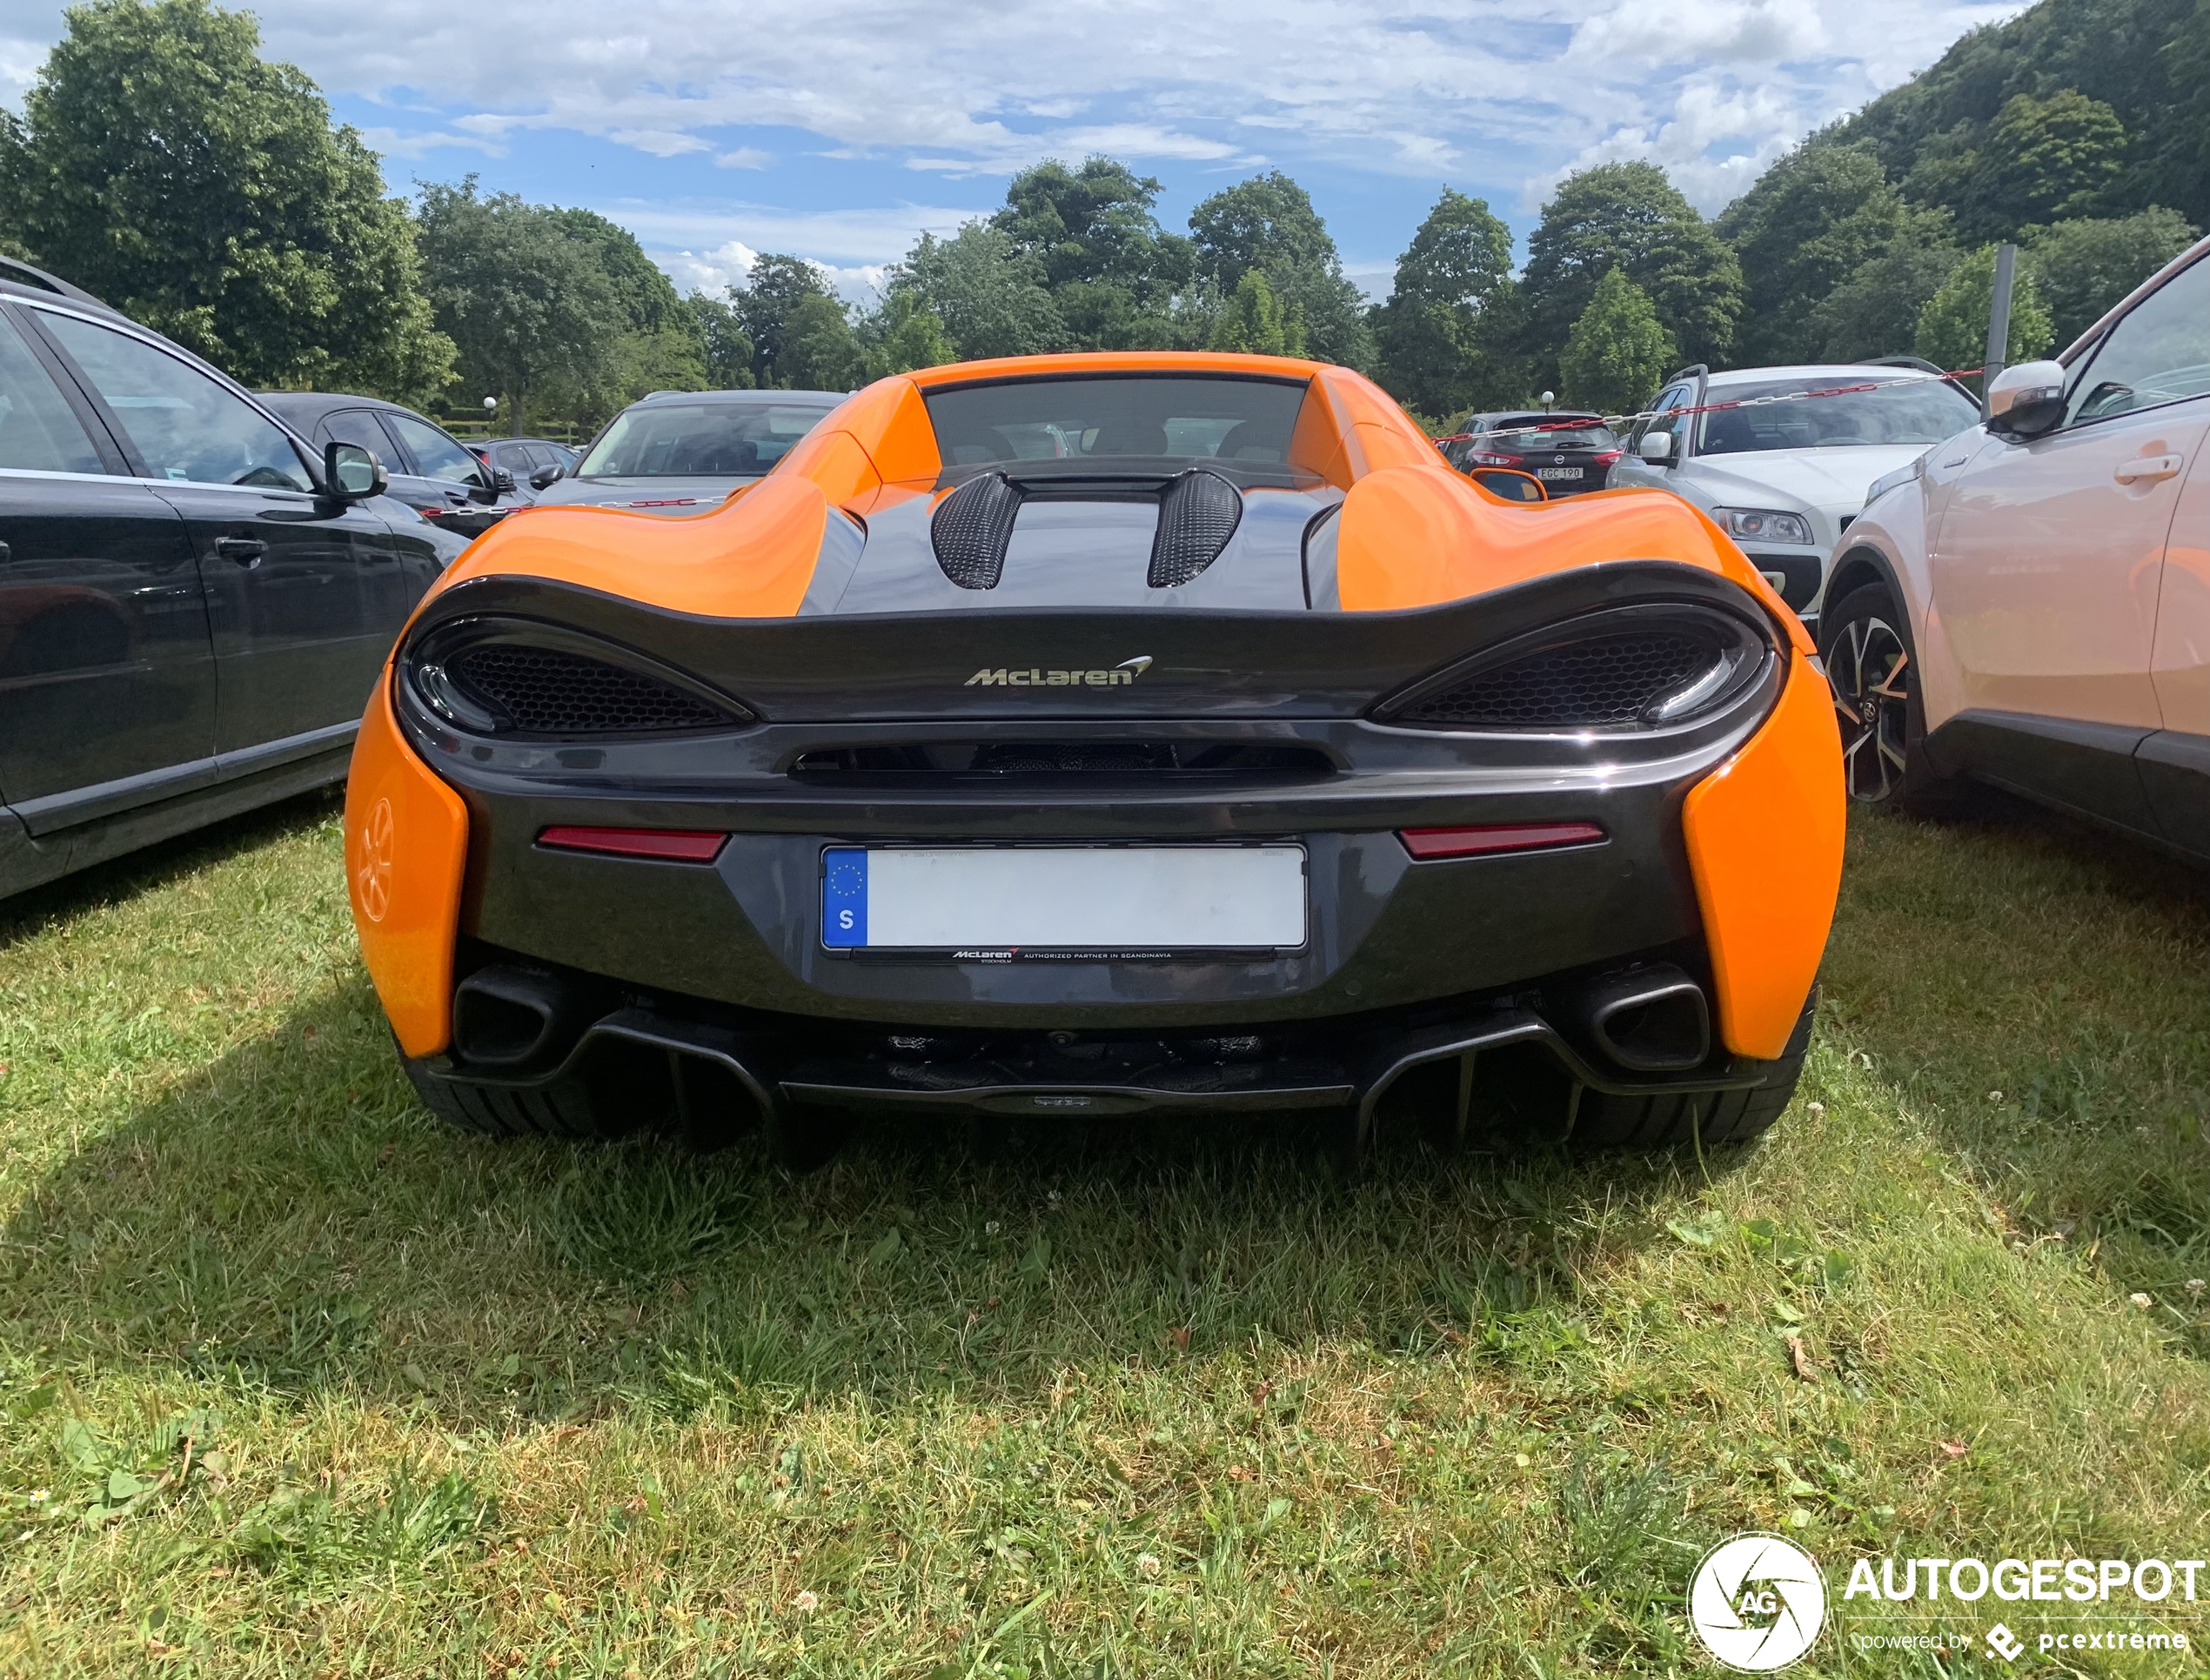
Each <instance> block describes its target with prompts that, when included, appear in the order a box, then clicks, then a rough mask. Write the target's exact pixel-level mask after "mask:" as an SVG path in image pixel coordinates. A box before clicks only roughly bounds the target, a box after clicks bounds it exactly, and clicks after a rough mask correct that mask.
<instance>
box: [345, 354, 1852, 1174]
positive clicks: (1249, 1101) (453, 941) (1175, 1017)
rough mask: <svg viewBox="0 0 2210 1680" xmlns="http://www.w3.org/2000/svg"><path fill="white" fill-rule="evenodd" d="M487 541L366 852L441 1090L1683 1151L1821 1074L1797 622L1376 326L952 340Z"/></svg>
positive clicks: (439, 617) (729, 1125) (441, 606)
mask: <svg viewBox="0 0 2210 1680" xmlns="http://www.w3.org/2000/svg"><path fill="white" fill-rule="evenodd" d="M774 400H775V399H774V398H769V399H767V402H768V403H770V404H772V403H773V402H774ZM642 412H646V413H649V412H651V411H649V410H646V411H642ZM769 412H773V411H772V408H770V409H769ZM1045 434H1048V436H1049V438H1055V439H1056V442H1055V443H1054V444H1053V445H1051V446H1050V447H1048V448H1047V447H1045V446H1044V436H1045ZM595 453H596V452H595V451H594V454H595ZM1527 482H1528V483H1529V484H1530V485H1532V484H1533V482H1534V481H1532V480H1528V481H1527ZM455 570H456V572H458V571H461V570H465V572H466V573H467V576H466V579H465V581H461V582H458V583H456V584H454V585H452V586H448V587H446V588H445V589H443V590H441V591H439V592H438V593H436V594H434V595H433V596H432V598H431V599H430V600H428V601H427V602H425V605H424V607H423V609H422V611H421V612H420V613H419V615H418V616H417V618H416V619H415V620H414V621H413V623H412V626H411V627H410V628H409V630H408V632H407V635H406V639H405V642H404V643H403V645H402V646H400V648H399V649H398V652H397V653H396V655H395V657H394V659H393V662H392V674H391V679H390V682H389V683H388V685H387V686H385V688H384V689H383V690H381V691H379V692H378V694H377V696H376V698H375V699H374V700H373V702H372V705H371V706H370V708H369V712H368V715H367V717H366V719H365V720H364V724H363V730H364V733H363V735H362V740H361V747H360V751H359V754H358V758H357V760H356V768H355V772H354V775H353V779H352V784H351V786H350V788H349V790H348V793H347V803H346V833H347V841H346V844H347V847H348V848H349V849H348V853H347V856H348V859H349V860H350V864H351V867H350V869H349V872H348V873H349V875H350V877H351V880H352V889H353V894H354V896H353V906H354V914H355V918H356V925H357V926H358V928H359V931H360V937H361V946H362V949H363V952H364V953H365V957H366V960H367V964H368V968H369V972H370V974H371V975H372V977H373V979H374V981H375V984H376V987H377V990H378V995H379V996H380V997H381V999H382V1000H383V1002H384V1005H385V1010H386V1012H387V1014H388V1015H389V1017H390V1020H391V1021H392V1026H393V1028H394V1029H395V1031H396V1033H397V1035H398V1044H399V1047H400V1049H401V1054H403V1056H404V1057H405V1062H406V1066H407V1068H408V1071H409V1074H410V1075H411V1077H412V1079H413V1080H414V1081H415V1084H416V1087H417V1088H418V1089H419V1091H420V1092H421V1093H422V1094H423V1097H424V1100H425V1101H426V1102H427V1103H429V1104H430V1106H431V1107H432V1108H434V1109H435V1110H437V1111H438V1112H439V1113H440V1114H444V1115H445V1116H447V1117H448V1118H449V1119H451V1120H452V1121H455V1122H456V1123H458V1124H459V1125H461V1126H465V1127H469V1128H475V1129H477V1130H480V1131H486V1132H492V1133H501V1134H513V1133H519V1132H526V1131H545V1132H551V1133H557V1134H561V1135H580V1134H586V1133H592V1132H609V1133H611V1132H617V1131H620V1130H623V1129H626V1128H631V1127H638V1126H653V1125H658V1124H666V1125H667V1126H670V1127H675V1126H680V1127H683V1128H687V1129H688V1130H689V1131H690V1132H691V1134H692V1135H693V1136H695V1137H698V1138H700V1139H702V1140H712V1139H715V1138H717V1137H720V1136H723V1135H728V1134H731V1133H733V1132H735V1131H737V1130H739V1129H740V1128H743V1127H744V1126H746V1125H747V1124H749V1123H760V1122H764V1123H765V1125H766V1126H767V1128H768V1132H769V1136H770V1141H771V1142H773V1143H774V1145H775V1147H777V1148H779V1149H780V1150H781V1151H782V1152H783V1154H784V1155H785V1158H786V1159H787V1160H790V1161H793V1162H794V1164H795V1163H800V1162H803V1161H809V1160H819V1159H820V1152H821V1151H822V1150H823V1149H824V1148H827V1146H828V1145H830V1144H833V1142H834V1138H835V1135H836V1129H837V1127H838V1125H839V1124H840V1120H839V1117H840V1116H844V1115H847V1114H851V1113H853V1112H854V1111H866V1110H875V1111H884V1112H888V1113H893V1114H895V1113H900V1112H904V1113H913V1112H915V1111H916V1110H926V1109H937V1110H941V1109H943V1108H981V1109H984V1110H986V1111H991V1112H995V1113H999V1114H1031V1115H1035V1116H1038V1117H1041V1118H1045V1119H1066V1118H1068V1117H1080V1116H1085V1115H1088V1116H1099V1117H1111V1116H1116V1115H1124V1114H1130V1113H1134V1112H1136V1111H1139V1110H1147V1109H1148V1110H1152V1111H1155V1112H1160V1113H1163V1114H1180V1115H1182V1116H1185V1117H1188V1118H1189V1119H1191V1120H1195V1118H1196V1117H1199V1116H1202V1115H1205V1114H1212V1113H1216V1112H1219V1111H1221V1110H1222V1109H1229V1108H1243V1109H1251V1108H1257V1109H1279V1108H1304V1109H1310V1110H1315V1111H1317V1112H1318V1114H1321V1115H1323V1116H1332V1117H1334V1119H1333V1123H1334V1124H1335V1126H1336V1128H1337V1129H1336V1137H1337V1138H1338V1139H1339V1140H1340V1141H1341V1142H1342V1144H1343V1148H1344V1150H1345V1151H1346V1153H1349V1154H1354V1155H1355V1154H1356V1151H1357V1149H1358V1148H1360V1147H1361V1146H1362V1145H1363V1142H1364V1141H1365V1140H1366V1139H1367V1138H1368V1137H1369V1136H1370V1134H1371V1132H1372V1129H1373V1127H1374V1124H1375V1121H1376V1117H1377V1116H1378V1115H1380V1114H1382V1113H1383V1112H1384V1110H1385V1109H1387V1110H1389V1111H1390V1112H1397V1111H1399V1110H1402V1111H1407V1112H1408V1114H1417V1115H1420V1116H1422V1117H1423V1118H1425V1119H1427V1120H1429V1121H1430V1122H1431V1123H1433V1124H1435V1125H1436V1127H1437V1128H1440V1129H1441V1130H1442V1131H1443V1132H1444V1133H1446V1134H1450V1135H1457V1134H1459V1133H1462V1132H1463V1130H1464V1128H1466V1126H1467V1125H1468V1123H1469V1117H1470V1116H1471V1117H1472V1119H1473V1121H1474V1122H1475V1123H1477V1124H1480V1125H1483V1126H1486V1125H1487V1124H1489V1123H1490V1120H1491V1119H1493V1120H1494V1122H1495V1124H1496V1125H1497V1128H1498V1129H1500V1130H1502V1131H1504V1132H1507V1133H1512V1132H1517V1133H1518V1134H1519V1135H1522V1136H1525V1135H1530V1134H1531V1135H1534V1136H1537V1137H1540V1138H1544V1139H1556V1138H1559V1137H1564V1136H1565V1135H1567V1134H1568V1132H1569V1128H1570V1136H1571V1137H1572V1138H1573V1139H1574V1140H1575V1141H1578V1142H1580V1143H1583V1144H1586V1145H1589V1146H1591V1147H1601V1146H1605V1145H1611V1146H1631V1147H1657V1146H1662V1145H1664V1144H1668V1143H1671V1142H1674V1141H1679V1142H1684V1143H1685V1142H1687V1141H1689V1140H1690V1139H1691V1137H1694V1138H1697V1139H1700V1140H1701V1141H1703V1142H1704V1143H1705V1144H1709V1143H1711V1142H1714V1141H1722V1140H1739V1139H1742V1138H1745V1137H1748V1136H1751V1135H1754V1134H1756V1133H1758V1132H1759V1131H1761V1130H1763V1129H1764V1128H1765V1127H1767V1126H1769V1125H1770V1124H1771V1122H1772V1121H1774V1119H1776V1118H1777V1117H1778V1114H1780V1112H1781V1110H1782V1109H1783V1108H1785V1105H1786V1103H1787V1101H1788V1095H1789V1092H1790V1091H1791V1088H1793V1086H1794V1084H1795V1082H1796V1078H1797V1074H1798V1068H1799V1067H1800V1064H1801V1061H1802V1058H1803V1054H1804V1049H1805V1042H1806V1040H1807V1037H1808V1034H1809V1032H1810V1023H1811V1014H1810V994H1811V991H1812V981H1813V978H1814V976H1815V974H1816V973H1817V970H1818V960H1819V955H1820V952H1821V950H1822V948H1823V947H1824V945H1825V936H1826V928H1827V924H1828V921H1829V920H1830V918H1831V916H1832V911H1833V906H1834V896H1835V890H1836V887H1837V885H1838V881H1839V878H1840V871H1841V860H1842V840H1843V815H1844V809H1845V807H1844V802H1843V799H1842V791H1841V775H1840V744H1839V740H1838V736H1837V734H1836V732H1835V728H1834V725H1833V720H1832V708H1831V700H1830V697H1829V694H1828V692H1827V688H1826V684H1825V679H1824V678H1823V677H1822V676H1821V675H1820V674H1819V673H1818V669H1817V667H1816V666H1815V664H1814V661H1813V659H1812V645H1811V640H1810V638H1809V637H1808V636H1807V635H1806V634H1805V632H1804V627H1803V626H1802V625H1801V624H1800V623H1798V621H1797V620H1796V619H1795V617H1794V616H1793V615H1792V614H1791V613H1790V612H1787V610H1786V609H1785V607H1783V606H1780V605H1779V603H1778V602H1777V601H1775V600H1773V599H1771V595H1770V592H1768V591H1766V590H1765V588H1763V586H1761V585H1760V584H1759V582H1758V576H1757V573H1756V572H1755V571H1754V570H1752V569H1751V566H1749V564H1748V563H1747V562H1746V561H1745V560H1744V559H1743V558H1742V555H1741V553H1740V552H1739V551H1738V549H1737V548H1736V547H1735V546H1734V545H1732V544H1731V543H1729V542H1727V541H1726V540H1724V539H1723V538H1721V537H1720V536H1719V535H1718V533H1717V532H1715V531H1713V530H1712V529H1711V526H1710V525H1709V524H1708V523H1707V522H1706V521H1704V520H1703V519H1698V518H1697V517H1695V516H1694V515H1693V514H1692V513H1691V511H1690V510H1689V509H1688V507H1687V506H1686V505H1684V504H1682V503H1681V502H1679V501H1678V500H1677V499H1674V498H1671V497H1661V496H1652V495H1643V496H1637V497H1584V498H1581V499H1578V500H1577V501H1572V502H1568V503H1566V504H1564V505H1555V506H1552V505H1540V504H1537V505H1515V504H1513V503H1510V502H1508V501H1504V500H1502V499H1498V498H1496V497H1493V496H1490V495H1485V494H1483V492H1480V491H1478V490H1477V489H1476V488H1475V487H1474V486H1473V485H1470V483H1468V482H1467V480H1466V479H1464V478H1463V477H1462V476H1461V475H1460V474H1458V473H1457V472H1452V471H1451V470H1450V468H1449V467H1448V466H1447V465H1445V464H1444V463H1443V461H1442V460H1441V459H1440V458H1437V456H1436V452H1435V450H1434V448H1433V447H1432V445H1430V442H1429V440H1428V439H1427V438H1426V436H1425V435H1424V434H1423V432H1421V431H1420V429H1419V428H1418V427H1417V426H1416V425H1414V424H1413V422H1412V421H1411V420H1410V418H1409V417H1407V416H1406V415H1405V413H1404V412H1403V410H1402V409H1400V408H1398V407H1397V406H1396V404H1395V403H1394V402H1392V401H1391V400H1390V398H1389V397H1388V396H1387V395H1386V394H1385V393H1384V392H1382V391H1381V390H1380V389H1379V388H1378V387H1376V385H1373V384H1371V383H1370V381H1368V380H1367V379H1365V378H1363V377H1362V376H1360V375H1358V374H1356V373H1355V372H1352V371H1349V369H1346V368H1340V367H1329V366H1326V365H1321V364H1317V363H1312V362H1299V361H1293V360H1289V359H1285V358H1279V357H1266V356H1244V355H1228V354H1209V353H1199V352H1170V351H1139V352H1128V353H1122V354H1108V355H1096V354H1091V355H1078V356H1053V357H1032V358H1018V359H1014V360H1008V361H1001V362H987V361H986V362H969V363H965V364H960V365H952V366H946V367H934V368H928V369H926V370H922V371H916V372H913V373H909V374H904V375H901V376H898V377H897V378H895V379H894V380H892V381H887V382H884V383H881V384H878V385H874V386H873V387H871V388H870V389H869V390H868V391H867V392H864V393H862V394H861V395H859V396H856V397H854V398H851V399H849V400H848V401H847V403H846V404H845V405H843V406H842V407H840V409H839V410H838V411H837V412H836V413H835V414H834V416H833V417H832V418H831V419H830V420H829V421H828V422H827V423H825V424H824V425H822V427H821V428H820V430H819V431H817V432H814V434H813V435H812V436H810V437H808V438H805V439H804V440H803V441H801V442H800V443H799V445H798V446H797V448H796V449H795V450H794V451H793V452H792V453H791V454H789V455H788V456H787V457H786V458H784V461H783V465H782V466H781V468H780V470H779V471H778V472H776V473H775V474H774V476H773V477H772V478H769V479H767V480H766V481H765V482H764V483H762V484H761V485H759V487H758V488H757V489H755V490H753V491H752V492H748V493H747V494H745V495H743V496H741V497H739V498H736V499H732V500H729V501H727V502H725V503H724V504H723V505H720V507H717V508H714V509H712V510H709V511H708V512H704V513H701V514H700V515H699V516H697V517H696V518H693V519H657V520H656V519H614V518H612V517H609V516H608V515H606V513H603V512H597V511H592V510H586V509H581V508H575V509H566V508H559V507H539V508H536V509H533V510H532V512H530V513H528V514H527V515H526V516H525V517H523V518H520V519H512V520H509V521H508V522H507V523H506V524H505V525H502V526H500V527H499V529H498V530H496V531H494V532H492V533H491V534H490V535H489V536H487V537H486V538H484V539H482V540H481V541H480V542H479V543H478V544H477V545H476V546H475V547H474V548H473V549H472V550H471V551H470V554H469V558H468V559H467V561H466V562H465V567H456V568H455ZM464 876H465V891H464V890H463V880H464Z"/></svg>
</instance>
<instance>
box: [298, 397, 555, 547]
mask: <svg viewBox="0 0 2210 1680" xmlns="http://www.w3.org/2000/svg"><path fill="white" fill-rule="evenodd" d="M260 400H261V403H262V405H263V406H264V407H265V408H267V409H268V410H269V412H271V413H272V414H275V415H276V416H277V417H278V418H280V419H282V420H283V421H284V422H285V424H286V425H289V426H291V429H292V430H293V431H294V432H298V434H299V435H300V436H301V437H303V438H306V439H307V440H308V441H309V442H311V444H313V445H314V446H315V447H316V448H318V449H319V448H321V447H322V446H323V445H325V444H327V443H332V442H336V443H345V444H358V445H360V446H361V447H362V448H363V449H366V450H370V451H372V452H374V453H375V455H376V457H377V458H378V460H380V461H382V462H383V463H384V465H385V469H386V470H387V471H388V472H390V474H391V478H392V492H391V493H392V495H394V496H396V497H398V499H400V500H401V501H403V502H405V503H406V504H407V505H409V506H411V507H413V508H415V509H417V510H419V512H421V514H422V515H423V517H424V518H425V519H432V520H434V521H435V522H436V523H437V524H438V525H441V526H443V527H444V528H445V530H447V531H453V532H459V534H460V535H461V536H463V537H480V536H481V535H483V533H484V532H486V531H488V530H490V529H491V528H492V526H493V525H496V524H498V523H499V520H501V519H505V518H506V516H507V515H508V514H509V513H511V512H513V511H514V510H515V509H516V508H518V507H526V506H528V505H530V502H531V501H532V499H533V498H532V495H531V494H530V493H529V492H524V491H522V490H521V489H520V488H519V481H518V480H517V479H516V478H515V476H514V475H513V474H512V473H511V472H506V471H504V470H502V469H501V468H499V467H494V466H486V465H485V464H484V463H483V462H482V461H480V460H479V459H477V458H476V456H475V454H474V453H473V452H472V451H471V450H470V449H469V448H468V446H467V445H465V444H464V443H462V442H461V441H460V440H459V438H456V437H454V436H453V435H452V433H451V432H447V431H446V430H445V428H444V427H443V426H441V425H439V424H438V423H437V422H436V421H435V420H432V419H431V418H429V417H428V416H426V415H422V414H418V413H416V412H414V411H413V410H412V409H411V408H402V407H400V406H399V405H398V404H397V403H387V402H385V401H384V400H383V399H382V398H378V397H345V396H338V395H336V394H333V393H331V392H321V391H265V392H261V393H260Z"/></svg>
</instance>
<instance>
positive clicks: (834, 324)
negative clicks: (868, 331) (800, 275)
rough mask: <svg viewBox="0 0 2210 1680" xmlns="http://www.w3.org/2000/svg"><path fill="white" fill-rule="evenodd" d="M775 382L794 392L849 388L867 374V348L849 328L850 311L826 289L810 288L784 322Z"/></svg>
mask: <svg viewBox="0 0 2210 1680" xmlns="http://www.w3.org/2000/svg"><path fill="white" fill-rule="evenodd" d="M782 331H783V345H782V353H781V354H780V355H779V356H778V357H777V358H775V383H776V384H777V385H783V386H787V387H788V388H790V389H793V390H798V391H849V390H851V389H852V388H853V387H854V385H859V384H860V383H861V381H863V380H864V379H865V378H867V352H866V351H864V350H862V349H861V346H860V339H859V335H858V334H857V333H855V332H854V331H852V312H851V311H850V310H849V309H847V307H846V306H845V303H844V300H843V299H842V298H838V297H834V296H833V295H832V294H831V293H829V292H828V291H815V292H809V293H808V294H807V296H805V297H803V298H800V299H799V300H798V301H797V303H795V304H794V305H792V306H791V310H790V312H789V314H787V315H786V316H785V317H784V318H783V322H782Z"/></svg>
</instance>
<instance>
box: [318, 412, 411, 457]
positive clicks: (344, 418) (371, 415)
mask: <svg viewBox="0 0 2210 1680" xmlns="http://www.w3.org/2000/svg"><path fill="white" fill-rule="evenodd" d="M316 430H317V431H318V432H321V433H322V434H323V436H325V438H328V439H329V440H330V441H331V443H336V444H358V445H360V446H361V447H362V448H363V449H365V450H367V451H368V452H370V453H371V454H372V455H374V456H375V457H376V458H377V459H378V460H379V461H381V462H383V463H384V465H385V470H386V471H388V470H390V468H391V467H392V466H393V465H396V464H397V462H398V458H399V457H398V451H397V450H395V449H393V448H392V440H391V439H390V438H387V437H385V435H384V428H383V427H382V426H380V425H378V424H377V423H376V412H375V411H374V410H373V409H367V408H341V409H339V410H338V412H336V413H335V414H332V415H330V416H328V417H327V418H325V420H324V421H323V423H322V425H319V426H318V427H317V428H316Z"/></svg>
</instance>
